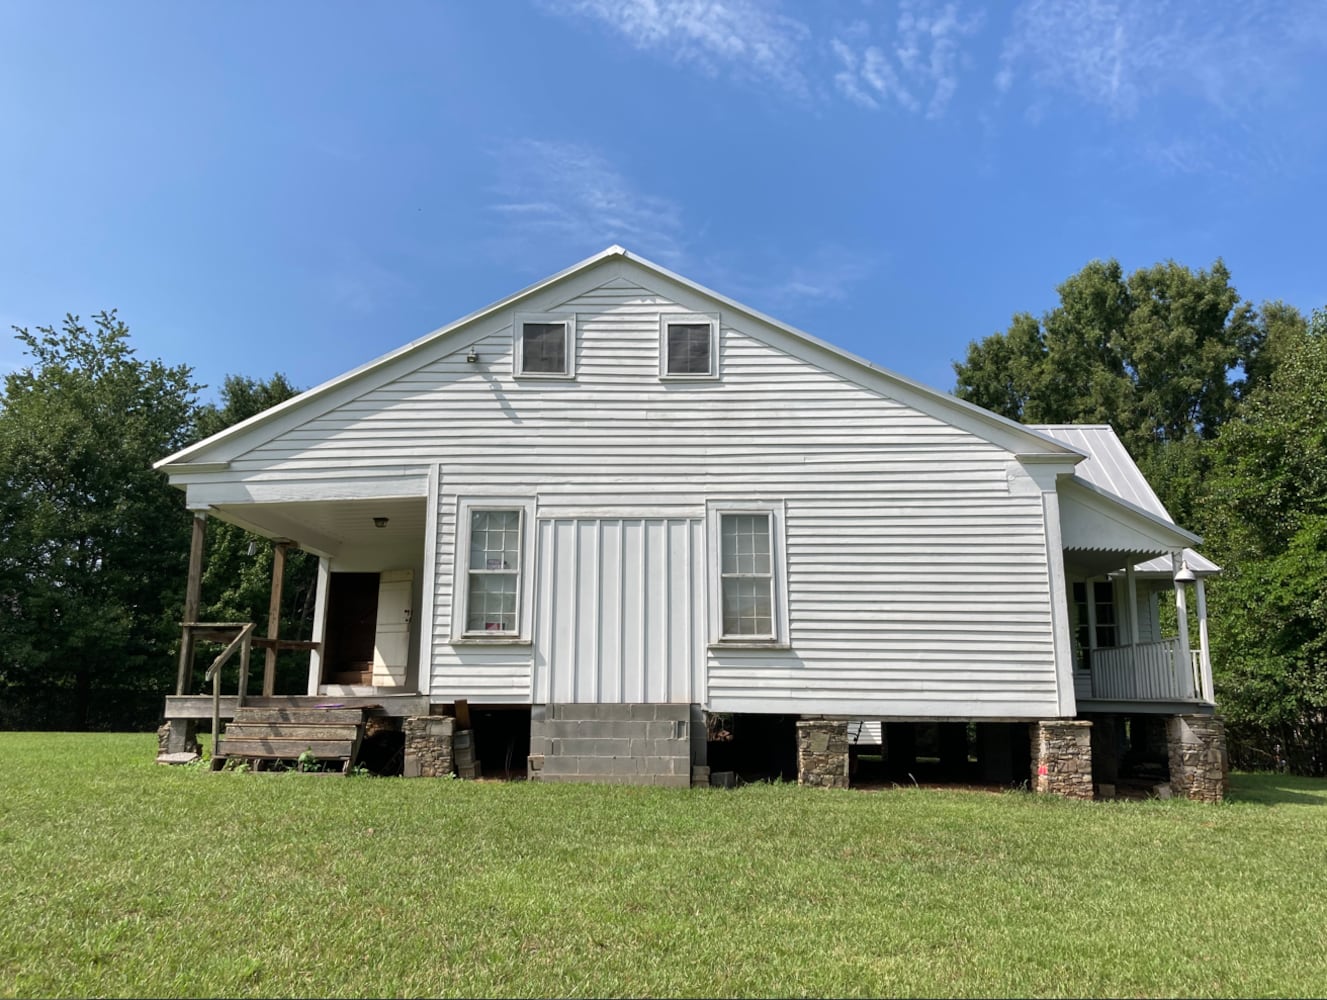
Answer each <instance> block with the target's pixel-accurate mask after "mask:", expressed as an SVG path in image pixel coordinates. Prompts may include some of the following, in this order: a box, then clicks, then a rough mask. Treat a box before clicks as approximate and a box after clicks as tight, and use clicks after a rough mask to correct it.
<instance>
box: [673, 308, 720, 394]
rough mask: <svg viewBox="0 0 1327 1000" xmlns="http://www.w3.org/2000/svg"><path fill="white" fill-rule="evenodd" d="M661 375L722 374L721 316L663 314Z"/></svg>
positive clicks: (710, 376)
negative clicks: (720, 349)
mask: <svg viewBox="0 0 1327 1000" xmlns="http://www.w3.org/2000/svg"><path fill="white" fill-rule="evenodd" d="M659 377H660V378H663V379H714V378H718V377H719V317H718V316H713V315H707V314H705V313H666V314H664V315H663V316H660V317H659Z"/></svg>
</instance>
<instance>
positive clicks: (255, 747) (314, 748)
mask: <svg viewBox="0 0 1327 1000" xmlns="http://www.w3.org/2000/svg"><path fill="white" fill-rule="evenodd" d="M305 750H308V751H311V752H312V753H313V755H314V756H315V757H318V758H320V759H321V758H326V757H333V758H337V759H340V758H343V757H352V756H354V752H355V741H354V740H281V739H231V738H230V737H229V736H223V737H222V738H221V751H220V752H221V755H222V756H223V757H276V758H280V759H283V760H294V759H295V758H297V757H298V756H299V755H300V754H302V753H303V752H304V751H305Z"/></svg>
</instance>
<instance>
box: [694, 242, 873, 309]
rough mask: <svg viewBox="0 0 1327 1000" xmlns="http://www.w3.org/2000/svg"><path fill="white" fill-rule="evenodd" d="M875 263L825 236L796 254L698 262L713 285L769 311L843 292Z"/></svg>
mask: <svg viewBox="0 0 1327 1000" xmlns="http://www.w3.org/2000/svg"><path fill="white" fill-rule="evenodd" d="M878 267H879V261H878V260H877V259H876V257H875V256H873V255H871V254H867V253H863V252H862V251H860V250H854V249H851V248H849V247H846V246H843V245H841V244H838V243H832V242H826V243H821V244H819V245H817V246H811V247H806V248H804V249H802V250H800V251H797V252H796V254H795V256H794V255H791V254H787V253H774V254H771V255H769V256H768V257H767V259H766V260H764V261H763V262H760V263H756V262H750V261H749V262H746V263H745V264H744V265H743V266H741V267H734V266H733V264H732V261H731V259H729V258H723V257H717V258H709V259H706V260H703V261H700V262H698V263H697V271H698V273H704V274H705V275H706V278H705V280H706V282H707V283H709V284H710V285H711V287H713V288H722V289H724V290H725V291H726V292H727V293H729V294H731V295H732V296H733V297H734V298H737V299H740V300H742V301H744V302H746V303H747V304H748V305H751V306H754V307H755V308H757V309H762V310H765V311H769V312H771V313H776V314H777V313H781V312H784V311H791V312H792V313H794V314H795V313H796V312H797V311H798V309H799V308H801V307H814V306H815V305H816V304H818V303H826V302H837V301H841V300H843V299H846V298H848V297H849V296H850V295H851V294H852V292H853V289H854V287H855V286H857V285H859V284H860V283H861V282H863V281H865V280H866V279H867V278H869V277H871V275H872V274H874V273H875V272H876V271H877V269H878Z"/></svg>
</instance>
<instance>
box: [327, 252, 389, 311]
mask: <svg viewBox="0 0 1327 1000" xmlns="http://www.w3.org/2000/svg"><path fill="white" fill-rule="evenodd" d="M320 283H321V286H322V290H323V293H324V294H325V295H326V296H327V298H328V299H329V300H330V301H332V302H333V303H335V304H336V305H338V306H340V307H342V308H343V309H347V310H349V311H350V312H353V313H355V314H356V315H359V316H368V315H371V314H372V313H374V312H376V311H377V310H378V309H379V307H380V306H382V305H383V304H384V303H386V302H389V301H391V300H392V299H395V298H398V297H400V295H401V294H402V293H403V292H405V291H406V290H408V289H409V288H410V287H411V286H410V282H408V281H407V280H406V279H405V278H403V277H401V275H399V274H398V273H396V272H395V271H393V270H392V269H391V268H389V267H386V266H384V265H383V264H380V263H379V262H378V261H376V260H374V259H373V258H372V257H371V256H369V255H368V254H367V253H365V252H364V251H363V250H362V249H360V248H359V247H357V246H355V245H354V244H352V243H350V242H349V241H348V240H342V241H341V242H339V243H338V244H337V245H336V246H335V247H334V248H333V260H332V261H331V262H330V263H329V264H328V265H327V267H326V270H325V271H324V273H323V275H322V277H321V282H320Z"/></svg>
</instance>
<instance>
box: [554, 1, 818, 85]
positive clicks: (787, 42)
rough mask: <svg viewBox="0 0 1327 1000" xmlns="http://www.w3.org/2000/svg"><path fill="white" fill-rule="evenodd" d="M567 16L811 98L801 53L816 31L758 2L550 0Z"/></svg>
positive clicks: (709, 69) (713, 70)
mask: <svg viewBox="0 0 1327 1000" xmlns="http://www.w3.org/2000/svg"><path fill="white" fill-rule="evenodd" d="M544 6H545V7H546V8H548V9H549V10H551V11H553V12H554V13H558V14H562V15H572V16H582V17H588V18H591V19H593V20H596V21H598V22H600V23H601V24H604V25H605V26H607V27H608V28H609V29H610V30H612V31H614V32H616V33H617V34H618V35H620V36H621V37H623V38H625V39H626V40H627V41H628V42H629V43H630V44H631V45H633V46H634V47H635V48H637V49H640V50H641V51H647V52H656V53H659V54H661V55H663V56H665V57H666V58H669V59H674V60H676V61H678V62H681V63H686V64H688V65H692V66H696V67H698V68H700V69H701V70H702V71H703V72H705V73H708V74H710V75H714V76H717V75H719V74H720V73H722V72H726V73H729V74H732V75H733V76H735V77H739V78H746V79H753V80H758V81H762V82H770V83H774V84H775V85H777V86H778V87H780V88H781V89H783V90H785V91H788V92H790V93H792V94H796V95H799V96H805V95H806V93H807V90H808V88H807V81H806V77H805V75H804V73H803V70H802V48H803V46H804V45H805V43H806V42H807V41H808V40H809V38H810V35H811V32H810V30H809V29H808V28H807V26H806V25H805V24H803V23H802V22H801V21H799V20H798V19H797V18H794V17H791V16H789V15H787V14H784V13H782V12H781V11H779V10H777V9H776V8H775V7H773V6H771V5H770V4H768V3H759V2H755V0H544Z"/></svg>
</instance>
